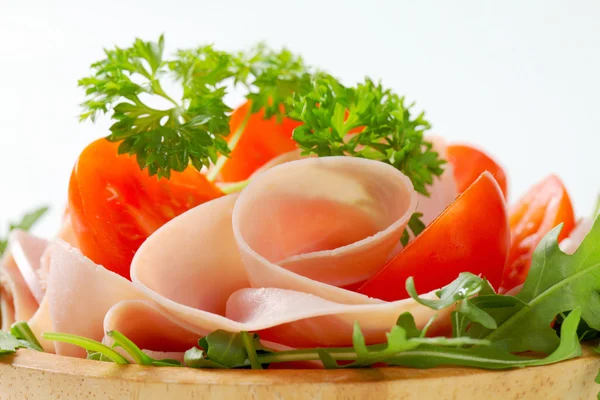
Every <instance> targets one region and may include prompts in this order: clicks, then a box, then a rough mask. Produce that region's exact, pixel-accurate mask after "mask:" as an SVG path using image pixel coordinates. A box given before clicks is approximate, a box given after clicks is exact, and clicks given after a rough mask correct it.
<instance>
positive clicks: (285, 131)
mask: <svg viewBox="0 0 600 400" xmlns="http://www.w3.org/2000/svg"><path fill="white" fill-rule="evenodd" d="M251 107H252V104H251V103H250V102H249V101H247V102H246V103H244V104H243V105H242V106H240V107H239V108H237V109H236V110H235V111H234V112H233V113H232V115H231V119H230V122H229V128H230V131H231V134H233V133H235V132H236V131H237V130H238V128H239V127H240V126H241V125H242V124H243V121H244V119H245V118H246V116H247V113H248V112H249V111H250V108H251ZM264 115H265V113H264V111H263V110H261V111H259V112H257V113H254V114H252V115H251V116H250V118H249V120H248V122H247V124H246V128H245V129H244V133H243V134H242V136H241V137H240V140H239V142H238V143H237V145H236V146H235V148H234V149H233V151H232V152H231V155H230V157H229V158H228V159H227V162H226V163H225V165H224V166H223V168H222V169H221V171H220V173H219V177H218V180H219V181H221V182H239V181H243V180H245V179H248V177H250V175H252V173H253V172H254V171H256V170H257V169H258V168H260V167H262V166H263V165H264V164H265V163H267V162H268V161H270V160H271V159H273V158H275V157H276V156H278V155H280V154H283V153H287V152H288V151H292V150H294V149H296V148H297V145H296V142H295V141H294V140H293V139H292V133H293V131H294V129H295V128H296V127H297V126H299V125H300V124H301V123H300V122H297V121H294V120H292V119H289V118H283V119H282V121H281V122H277V119H276V118H275V117H273V118H270V119H264Z"/></svg>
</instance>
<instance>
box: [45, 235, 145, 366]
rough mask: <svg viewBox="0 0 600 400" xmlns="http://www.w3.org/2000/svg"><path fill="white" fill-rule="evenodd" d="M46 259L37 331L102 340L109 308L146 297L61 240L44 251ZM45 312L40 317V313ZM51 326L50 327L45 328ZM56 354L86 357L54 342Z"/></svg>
mask: <svg viewBox="0 0 600 400" xmlns="http://www.w3.org/2000/svg"><path fill="white" fill-rule="evenodd" d="M46 257H48V260H49V273H48V283H47V290H46V294H45V298H44V301H43V303H44V302H46V304H44V307H43V308H40V313H38V314H36V319H37V320H38V321H39V322H40V323H41V324H39V325H38V324H35V327H36V331H38V332H40V331H41V332H48V331H53V332H61V333H71V334H74V335H80V336H84V337H87V338H90V339H94V340H102V338H103V337H104V330H103V324H104V318H105V316H106V314H107V312H108V311H109V310H110V308H111V307H112V306H113V305H115V304H117V303H119V302H121V301H125V300H146V299H148V297H147V296H146V295H145V294H144V293H143V292H142V291H140V290H139V289H137V288H136V287H135V286H134V285H133V284H132V283H131V282H130V281H128V280H127V279H125V278H123V277H121V276H120V275H117V274H115V273H114V272H111V271H108V270H106V269H105V268H104V267H101V266H99V265H96V264H94V263H93V262H92V261H91V260H89V259H88V258H87V257H85V256H83V255H82V254H81V253H80V252H79V250H77V249H75V248H73V247H71V246H70V245H68V244H67V243H65V242H63V241H61V240H55V241H52V242H51V243H50V244H49V246H48V249H47V250H46ZM44 312H46V313H48V315H43V314H42V313H44ZM44 323H51V326H44ZM55 348H56V353H57V354H61V355H66V356H74V357H85V351H84V350H82V349H81V348H78V347H75V346H73V345H69V344H64V343H59V342H56V343H55Z"/></svg>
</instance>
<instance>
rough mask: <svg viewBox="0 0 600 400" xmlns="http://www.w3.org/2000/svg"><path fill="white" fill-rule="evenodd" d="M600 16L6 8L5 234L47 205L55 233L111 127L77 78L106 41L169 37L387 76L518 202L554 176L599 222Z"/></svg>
mask: <svg viewBox="0 0 600 400" xmlns="http://www.w3.org/2000/svg"><path fill="white" fill-rule="evenodd" d="M50 3H51V4H52V5H49V4H50ZM599 21H600V2H598V1H572V0H570V1H567V0H564V1H548V0H545V1H544V0H539V1H523V0H514V1H507V0H504V1H483V0H472V1H452V2H449V1H442V0H440V1H422V0H419V1H416V0H415V1H410V2H408V1H398V0H396V1H394V0H390V1H373V0H370V1H363V0H361V1H352V0H346V1H327V0H318V1H312V0H311V1H297V2H289V1H284V0H278V1H277V0H274V1H257V0H254V1H251V0H235V1H234V0H228V1H219V0H211V1H200V0H196V1H177V0H160V1H157V0H144V1H126V0H96V1H93V2H88V1H72V2H66V1H44V2H42V1H38V2H34V1H17V0H15V1H7V0H0V171H1V172H0V173H1V175H0V179H1V182H2V183H1V189H0V224H1V225H0V234H1V233H2V232H3V230H2V229H3V227H4V226H5V224H6V223H7V221H8V220H9V219H11V218H13V217H17V216H19V215H20V214H21V213H22V212H24V211H26V210H27V209H29V208H32V207H34V206H36V205H39V204H42V203H48V204H50V205H52V206H53V213H52V215H50V217H48V218H46V219H45V221H44V222H43V223H42V224H41V225H40V227H39V228H38V232H42V233H44V234H51V233H52V232H54V230H55V229H56V228H57V226H58V223H59V219H60V213H61V209H62V207H63V205H64V203H65V201H66V193H67V183H68V179H69V174H70V170H71V168H72V166H73V163H74V162H75V159H76V157H77V155H78V153H79V152H80V151H81V149H82V148H83V147H84V146H85V145H86V144H87V143H89V142H90V141H92V140H93V139H95V138H97V137H100V136H102V135H106V133H107V127H108V121H107V120H103V122H102V123H100V124H98V125H92V124H91V123H86V124H79V123H78V120H77V115H78V112H79V107H78V104H79V103H80V102H81V101H82V100H83V93H82V91H81V90H80V89H79V88H77V86H76V83H77V79H79V78H81V77H83V76H85V75H87V74H88V71H89V64H90V63H91V62H93V61H96V60H97V59H99V58H101V57H102V48H103V47H109V46H113V45H114V44H118V45H122V46H125V45H128V44H129V43H130V42H132V40H133V39H134V37H136V36H138V37H141V38H144V39H156V38H157V37H158V35H159V34H160V33H162V32H164V33H165V34H166V40H167V47H168V50H169V51H173V50H174V49H175V48H179V47H192V46H196V45H199V44H202V43H210V42H213V43H215V44H216V45H217V46H218V47H220V48H222V49H225V50H234V49H243V48H245V47H247V46H249V45H251V44H253V43H255V42H256V41H258V40H266V41H268V42H269V43H270V44H271V45H272V46H275V47H279V46H282V45H285V46H288V47H289V48H291V49H292V50H293V51H295V52H298V53H301V54H302V55H304V57H305V59H306V60H307V61H308V62H309V63H311V64H313V65H316V66H318V67H321V68H324V69H326V70H328V71H330V72H332V73H333V74H334V75H337V76H339V77H341V78H343V79H344V80H345V81H346V82H349V83H351V82H353V81H356V80H358V79H361V78H362V77H363V76H364V75H365V74H366V75H369V76H371V77H372V78H376V79H378V78H381V79H382V80H383V83H384V84H386V85H388V86H391V87H393V88H394V89H396V90H397V91H398V92H399V93H402V94H406V95H407V97H408V98H409V99H410V100H414V101H416V102H417V105H418V106H419V107H420V108H422V109H424V110H426V112H427V116H428V118H429V120H430V121H431V122H432V123H433V125H434V131H435V132H436V133H438V134H441V135H444V136H446V137H447V138H448V139H450V140H453V141H464V142H471V143H477V144H479V145H480V146H482V147H484V148H485V149H487V150H488V151H490V152H491V153H493V154H494V155H495V156H496V158H497V159H499V160H501V162H502V163H503V164H504V165H505V166H506V168H507V171H508V173H509V175H510V191H511V197H512V198H513V199H514V198H515V197H517V196H518V195H519V194H521V193H522V192H523V191H524V190H526V189H527V187H528V186H530V185H531V184H533V183H534V182H536V181H538V180H540V179H541V178H543V177H544V176H545V175H547V174H549V173H552V172H555V173H558V174H559V175H560V176H561V177H562V178H563V180H564V181H565V182H566V184H567V186H568V188H569V190H570V192H571V194H572V197H573V198H574V200H575V205H576V209H577V212H578V213H579V214H587V213H589V212H591V209H592V207H593V204H594V202H595V199H596V194H597V193H598V191H599V190H600V172H599V168H598V156H597V154H598V152H599V150H600V149H599V147H600V139H599V130H600V129H599V128H600V99H599V94H600V76H599V74H600V22H599Z"/></svg>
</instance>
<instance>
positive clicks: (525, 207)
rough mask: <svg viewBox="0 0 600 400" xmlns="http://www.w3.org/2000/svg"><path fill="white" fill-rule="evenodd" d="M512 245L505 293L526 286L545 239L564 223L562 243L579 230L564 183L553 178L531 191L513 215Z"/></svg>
mask: <svg viewBox="0 0 600 400" xmlns="http://www.w3.org/2000/svg"><path fill="white" fill-rule="evenodd" d="M509 220H510V230H511V244H510V252H509V256H508V263H507V264H506V268H505V270H504V273H503V276H502V285H501V288H500V291H501V292H506V291H509V290H510V289H512V288H514V287H516V286H518V285H520V284H522V283H523V282H524V281H525V278H527V273H528V272H529V266H530V265H531V257H532V255H533V252H534V250H535V248H536V247H537V245H538V244H539V243H540V241H541V240H542V238H543V237H544V236H545V235H546V234H547V233H548V232H549V231H550V230H552V228H554V227H556V226H557V225H558V224H560V223H564V227H563V229H562V231H561V232H560V235H559V237H558V240H559V241H561V240H563V239H564V238H566V237H567V236H568V235H569V233H571V231H572V230H573V228H574V227H575V213H574V212H573V205H572V203H571V199H570V198H569V194H568V193H567V190H566V189H565V186H564V185H563V183H562V181H561V180H560V179H559V178H558V177H557V176H555V175H550V176H549V177H547V178H546V179H544V180H543V181H541V182H540V183H538V184H537V185H535V186H534V187H532V188H531V189H530V190H529V192H527V193H526V194H525V195H524V196H523V197H522V198H521V199H520V200H519V201H518V202H517V204H516V205H514V206H513V207H511V209H510V212H509Z"/></svg>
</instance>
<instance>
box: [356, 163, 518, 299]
mask: <svg viewBox="0 0 600 400" xmlns="http://www.w3.org/2000/svg"><path fill="white" fill-rule="evenodd" d="M509 241H510V237H509V226H508V217H507V211H506V204H505V201H504V196H503V195H502V192H501V190H500V187H499V186H498V183H497V182H496V180H495V179H494V178H493V177H492V175H491V174H489V173H487V172H484V173H483V174H481V176H480V177H479V178H478V179H477V180H476V181H475V182H473V184H472V185H471V186H470V187H469V188H468V189H467V190H465V191H464V192H463V193H462V194H461V195H460V196H459V197H458V198H457V199H456V200H455V201H454V202H453V203H452V204H450V206H448V208H446V210H445V211H444V212H443V213H442V214H441V215H440V216H439V217H438V218H437V219H436V220H434V221H433V222H432V223H431V224H430V225H429V226H428V227H427V228H426V229H425V230H424V231H423V232H422V233H421V234H420V235H419V236H417V238H416V239H415V240H413V241H412V242H411V243H410V244H409V245H408V246H406V247H405V248H404V249H403V250H402V251H401V252H400V253H399V254H398V255H397V256H396V257H394V258H393V259H392V260H391V261H389V262H388V264H387V265H386V266H385V267H384V268H383V269H382V270H381V271H379V273H378V274H377V275H375V276H374V277H373V278H371V279H370V280H368V281H367V282H366V283H365V284H364V285H363V286H362V287H361V288H360V289H358V292H359V293H362V294H365V295H368V296H371V297H376V298H379V299H382V300H387V301H394V300H401V299H405V298H407V297H408V293H407V292H406V289H405V283H406V279H407V278H409V277H411V276H412V277H413V278H414V280H415V285H416V287H417V290H418V291H419V293H427V292H430V291H432V290H435V289H439V288H441V287H443V286H445V285H447V284H448V283H450V282H452V281H453V280H454V279H456V278H457V277H458V274H459V273H461V272H472V273H473V274H477V275H479V274H481V275H482V276H483V277H485V278H487V279H488V280H489V282H490V283H491V284H492V286H493V287H495V288H497V287H498V286H499V284H500V278H501V276H502V270H503V268H504V265H505V263H506V257H507V254H508V247H509Z"/></svg>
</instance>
